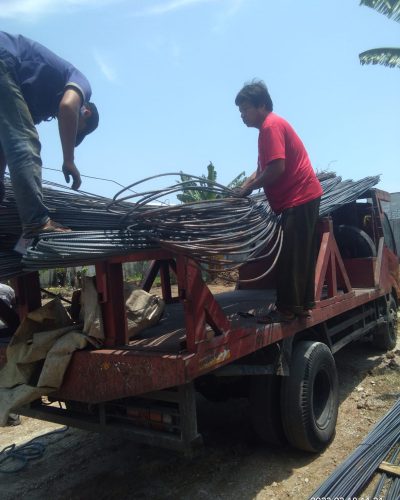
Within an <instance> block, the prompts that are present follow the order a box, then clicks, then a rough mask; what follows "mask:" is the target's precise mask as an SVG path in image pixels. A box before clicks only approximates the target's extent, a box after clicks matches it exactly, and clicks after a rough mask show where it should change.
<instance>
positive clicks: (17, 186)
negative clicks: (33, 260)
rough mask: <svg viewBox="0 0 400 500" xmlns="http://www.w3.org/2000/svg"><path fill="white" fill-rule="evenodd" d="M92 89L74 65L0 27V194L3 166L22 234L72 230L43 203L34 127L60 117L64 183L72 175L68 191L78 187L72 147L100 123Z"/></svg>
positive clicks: (2, 190)
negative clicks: (10, 185) (55, 218)
mask: <svg viewBox="0 0 400 500" xmlns="http://www.w3.org/2000/svg"><path fill="white" fill-rule="evenodd" d="M91 93H92V91H91V88H90V84H89V82H88V80H87V79H86V77H85V76H84V75H83V74H82V73H81V72H80V71H78V70H77V69H76V68H75V67H74V66H72V64H70V63H69V62H67V61H65V60H64V59H62V58H60V57H58V56H57V55H56V54H54V53H53V52H51V51H50V50H49V49H47V48H46V47H44V46H43V45H41V44H39V43H37V42H34V41H33V40H30V39H29V38H26V37H24V36H22V35H10V34H8V33H4V32H2V31H0V198H2V196H1V195H3V196H4V183H3V178H4V171H5V167H6V164H7V165H8V169H9V172H10V178H11V183H12V186H13V191H14V196H15V201H16V204H17V208H18V212H19V216H20V219H21V223H22V227H23V232H24V235H25V236H26V237H32V236H34V235H36V234H40V233H41V232H65V231H70V229H68V228H66V227H63V226H61V225H60V224H58V223H57V222H55V221H53V220H51V219H50V217H49V212H48V209H47V208H46V206H45V205H44V204H43V195H42V180H41V170H42V168H41V167H42V160H41V158H40V149H41V145H40V141H39V136H38V132H37V130H36V127H35V125H36V124H37V123H40V122H41V121H43V120H50V119H52V118H57V119H58V128H59V133H60V139H61V146H62V151H63V166H62V171H63V173H64V176H65V180H66V182H69V181H70V178H71V177H72V186H71V187H72V189H79V187H80V185H81V177H80V174H79V170H78V169H77V167H76V165H75V161H74V148H75V147H76V146H78V144H80V143H81V142H82V140H83V139H84V137H85V136H86V135H87V134H89V133H91V132H92V131H93V130H95V129H96V128H97V125H98V121H99V115H98V112H97V109H96V106H95V105H94V104H93V103H92V102H90V96H91Z"/></svg>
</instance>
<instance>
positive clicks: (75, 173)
mask: <svg viewBox="0 0 400 500" xmlns="http://www.w3.org/2000/svg"><path fill="white" fill-rule="evenodd" d="M62 171H63V174H64V177H65V181H66V182H67V183H68V184H69V181H70V176H71V177H72V186H71V188H72V189H75V191H76V190H77V189H79V188H80V186H81V184H82V180H81V174H80V173H79V170H78V169H77V168H76V165H75V163H74V162H64V164H63V166H62Z"/></svg>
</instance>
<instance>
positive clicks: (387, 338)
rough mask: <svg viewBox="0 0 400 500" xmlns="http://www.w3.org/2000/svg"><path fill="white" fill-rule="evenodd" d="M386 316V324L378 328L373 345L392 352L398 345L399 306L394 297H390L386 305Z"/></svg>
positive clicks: (373, 338) (373, 337)
mask: <svg viewBox="0 0 400 500" xmlns="http://www.w3.org/2000/svg"><path fill="white" fill-rule="evenodd" d="M385 305H386V310H385V312H384V316H385V319H386V323H385V324H383V325H381V326H380V327H378V329H377V332H376V333H374V334H373V336H372V344H373V345H374V347H377V348H378V349H382V350H383V351H390V350H391V349H394V348H395V347H396V343H397V304H396V300H395V298H394V297H393V295H390V298H389V300H388V302H387V303H386V301H385Z"/></svg>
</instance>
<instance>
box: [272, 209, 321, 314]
mask: <svg viewBox="0 0 400 500" xmlns="http://www.w3.org/2000/svg"><path fill="white" fill-rule="evenodd" d="M318 208H319V199H318V200H313V201H311V202H308V203H305V204H303V205H299V206H298V207H293V208H289V209H287V210H285V211H284V212H283V214H282V229H283V244H282V249H281V253H280V256H279V259H278V265H277V301H276V306H277V309H278V310H279V311H282V312H284V313H294V314H302V312H303V311H304V310H305V309H310V308H311V307H313V306H314V273H315V230H316V222H317V220H318Z"/></svg>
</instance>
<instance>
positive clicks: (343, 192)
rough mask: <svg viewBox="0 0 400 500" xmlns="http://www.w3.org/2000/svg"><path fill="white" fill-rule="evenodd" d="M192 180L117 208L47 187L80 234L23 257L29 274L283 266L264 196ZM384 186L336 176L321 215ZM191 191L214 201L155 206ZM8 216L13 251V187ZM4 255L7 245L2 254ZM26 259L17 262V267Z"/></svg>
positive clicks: (0, 210) (48, 198)
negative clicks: (140, 259)
mask: <svg viewBox="0 0 400 500" xmlns="http://www.w3.org/2000/svg"><path fill="white" fill-rule="evenodd" d="M181 175H182V173H181V172H179V173H177V172H175V173H168V174H162V175H160V176H155V177H166V176H173V177H174V178H175V179H176V178H177V177H179V176H181ZM185 176H186V177H189V178H190V179H191V180H190V181H185V182H176V181H175V182H174V183H173V184H171V185H170V186H167V187H165V188H162V189H156V190H154V189H153V190H146V191H142V192H133V189H134V188H135V189H137V187H138V186H139V185H140V184H142V183H144V182H149V181H152V180H154V179H155V177H150V178H146V179H143V180H142V181H138V182H135V183H133V184H131V185H129V186H127V187H126V188H124V189H123V190H121V191H119V192H118V193H117V194H116V195H115V196H114V198H113V199H112V200H111V199H109V198H105V197H100V196H96V195H93V194H90V193H86V192H74V191H71V190H66V189H65V187H64V186H60V185H58V184H54V183H48V182H44V183H43V184H44V186H43V195H44V203H45V204H46V206H47V207H48V208H49V211H50V216H51V217H52V218H53V219H54V220H56V221H57V222H60V223H62V224H65V225H67V226H69V227H71V229H72V230H73V232H71V233H57V234H56V233H53V234H47V235H45V234H42V235H41V236H40V237H39V238H38V239H37V240H36V241H35V242H34V244H33V245H32V246H31V247H30V248H29V249H28V251H27V253H26V255H25V256H24V257H23V259H22V265H23V268H24V269H25V270H27V271H29V270H37V269H50V268H55V267H69V266H75V265H83V264H88V263H92V262H95V261H98V260H99V259H102V258H107V257H109V256H113V255H126V254H130V253H135V252H140V251H142V250H145V249H149V248H165V249H168V250H171V251H173V252H178V253H184V254H186V255H188V256H189V257H191V258H193V259H195V260H196V261H197V262H199V263H200V265H205V266H207V268H208V269H209V270H215V271H225V270H227V269H228V270H229V269H236V268H238V267H240V266H241V265H243V263H245V262H251V261H253V260H256V259H258V258H260V257H259V255H260V252H261V251H264V256H265V251H266V252H267V254H269V255H271V256H272V262H273V264H274V263H275V262H276V259H277V255H278V253H279V249H280V245H281V242H282V232H281V230H280V224H279V220H280V217H279V216H277V215H275V214H274V213H273V211H272V210H271V208H270V206H269V204H268V202H267V200H266V198H265V195H264V194H257V195H253V196H249V197H245V198H242V197H239V196H238V195H237V194H236V192H235V191H232V190H230V189H228V188H226V187H225V186H222V185H220V184H218V183H216V182H212V181H208V180H205V179H204V178H203V177H196V176H191V175H189V174H185ZM378 181H379V177H378V176H375V177H366V178H365V179H362V180H360V181H357V182H353V181H342V180H341V178H340V177H336V176H333V177H328V178H326V179H324V180H323V181H322V182H321V183H322V185H323V189H324V195H323V197H322V200H321V208H320V215H321V216H325V215H328V214H329V213H331V212H332V211H334V210H336V209H337V208H338V207H340V206H342V205H343V204H346V203H350V202H353V201H355V200H356V199H357V198H359V197H360V196H362V195H363V194H364V193H367V192H368V190H369V189H370V188H371V187H373V186H374V185H375V184H377V182H378ZM188 190H198V191H200V192H205V193H206V196H205V197H207V198H213V199H208V200H205V201H200V202H194V203H185V204H179V205H171V206H166V205H160V204H159V203H158V204H157V205H156V204H155V203H157V202H158V200H160V199H161V200H162V199H163V198H165V197H166V196H171V194H174V193H177V192H184V191H188ZM0 214H1V217H0V235H1V236H2V241H3V242H6V243H7V250H8V251H11V248H12V247H13V245H14V244H15V242H16V240H17V238H18V236H19V235H20V233H21V226H20V223H19V218H18V215H17V210H16V205H15V200H14V197H13V191H12V188H11V184H10V182H9V181H8V180H7V179H6V199H5V201H4V203H3V204H2V207H0ZM3 248H4V245H3V246H1V247H0V250H3ZM266 249H267V250H266ZM18 259H19V257H18V256H17V257H16V259H15V260H16V261H17V260H18ZM216 263H217V265H216ZM4 267H6V266H3V265H2V257H1V255H0V278H2V277H3V278H4V274H3V273H2V272H1V270H2V268H4ZM11 267H12V266H10V268H11ZM268 271H269V270H266V272H268ZM15 272H16V273H18V272H19V269H16V270H15Z"/></svg>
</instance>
